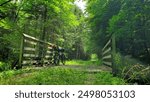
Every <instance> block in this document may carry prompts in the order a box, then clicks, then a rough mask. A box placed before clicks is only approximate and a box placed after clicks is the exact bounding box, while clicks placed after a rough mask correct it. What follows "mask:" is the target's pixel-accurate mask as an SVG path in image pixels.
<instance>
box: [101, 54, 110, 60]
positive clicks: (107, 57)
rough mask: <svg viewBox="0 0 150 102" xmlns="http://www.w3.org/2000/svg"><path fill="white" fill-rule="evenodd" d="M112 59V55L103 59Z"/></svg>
mask: <svg viewBox="0 0 150 102" xmlns="http://www.w3.org/2000/svg"><path fill="white" fill-rule="evenodd" d="M111 58H112V55H111V54H110V55H107V56H104V57H103V58H102V59H103V60H104V59H111Z"/></svg>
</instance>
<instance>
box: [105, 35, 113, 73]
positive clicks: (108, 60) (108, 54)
mask: <svg viewBox="0 0 150 102" xmlns="http://www.w3.org/2000/svg"><path fill="white" fill-rule="evenodd" d="M115 53H116V43H115V35H114V34H113V35H112V36H111V38H110V39H109V40H108V41H107V43H106V44H105V46H104V47H103V49H102V61H103V64H104V65H106V66H109V67H111V68H112V73H114V74H115V73H116V68H115Z"/></svg>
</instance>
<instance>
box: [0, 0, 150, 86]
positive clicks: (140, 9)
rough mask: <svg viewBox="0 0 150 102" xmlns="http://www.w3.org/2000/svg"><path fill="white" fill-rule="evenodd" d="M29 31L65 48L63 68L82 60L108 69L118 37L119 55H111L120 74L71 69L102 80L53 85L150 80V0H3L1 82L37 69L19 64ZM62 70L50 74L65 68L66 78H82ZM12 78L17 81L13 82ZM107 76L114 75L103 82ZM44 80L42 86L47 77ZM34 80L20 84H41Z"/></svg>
mask: <svg viewBox="0 0 150 102" xmlns="http://www.w3.org/2000/svg"><path fill="white" fill-rule="evenodd" d="M75 1H82V2H85V3H86V9H85V10H81V8H80V7H79V6H78V5H76V4H75ZM23 34H27V35H30V36H33V37H35V38H37V39H39V40H42V41H45V42H50V43H52V44H55V45H58V46H61V47H63V48H64V49H65V53H66V65H64V66H62V67H63V68H64V67H65V66H66V67H68V66H67V64H68V65H72V64H74V65H76V64H79V65H80V64H81V63H82V64H81V65H83V67H87V66H88V65H92V64H94V65H95V68H97V66H100V68H101V67H102V66H103V67H105V66H104V65H102V63H103V55H102V53H103V50H102V49H103V48H104V46H105V44H106V43H107V42H108V40H109V39H110V38H111V37H112V35H114V36H115V54H113V57H114V58H113V59H111V60H113V63H115V69H117V70H116V73H115V75H112V74H113V73H107V72H104V73H102V72H100V73H98V74H97V75H91V73H90V74H85V73H84V74H85V75H84V74H83V72H82V73H80V72H78V71H75V72H74V71H73V70H72V69H69V71H68V73H73V75H74V74H77V75H80V74H83V76H78V78H77V79H76V82H78V80H79V79H83V80H85V77H86V79H88V77H89V75H90V76H92V78H93V77H95V80H96V81H95V82H93V83H87V81H89V80H90V79H88V80H87V81H86V82H85V83H84V82H81V83H80V82H79V83H69V82H68V83H67V82H66V83H65V82H62V83H61V82H59V83H55V82H52V83H51V84H127V83H131V84H133V83H138V84H150V0H0V76H1V77H0V84H15V77H16V76H17V77H18V75H20V74H22V73H23V72H24V73H29V72H30V71H31V72H33V71H34V68H33V69H27V70H25V69H23V70H21V69H19V71H18V70H16V69H15V66H14V63H17V62H16V61H18V59H19V54H20V45H21V39H22V35H23ZM111 60H110V61H111ZM70 63H72V64H70ZM56 67H57V66H56ZM58 67H60V66H58ZM106 68H107V67H106ZM56 69H57V68H56ZM64 69H65V68H64ZM79 69H83V68H79ZM102 69H103V68H102ZM104 69H105V68H104ZM40 70H41V69H40ZM48 70H49V69H48ZM57 70H58V72H57ZM57 70H54V69H52V72H49V73H53V72H54V73H57V74H59V73H61V72H62V73H64V75H62V73H61V75H62V76H65V75H69V78H70V77H75V76H76V75H74V76H71V74H68V73H67V70H66V69H65V71H63V70H62V69H61V70H59V68H58V69H57ZM49 71H50V70H49ZM31 72H30V73H31ZM38 72H40V71H38ZM38 72H36V74H37V73H38ZM47 72H48V71H47ZM10 73H11V75H8V77H6V76H5V75H6V74H10ZM43 73H45V75H44V76H45V77H46V75H49V74H48V73H46V71H45V72H44V70H43ZM34 74H35V73H34ZM37 75H39V76H40V74H39V73H38V74H37ZM105 75H106V77H105ZM20 76H21V75H20ZM22 76H23V77H25V76H24V75H22ZM5 77H6V78H5ZM12 77H14V80H13V81H14V82H12V83H11V82H9V81H10V79H11V78H12ZM51 77H53V76H51ZM59 77H60V76H59ZM101 77H105V78H104V79H106V80H107V77H108V78H110V77H111V78H112V79H109V82H106V83H105V82H104V80H102V79H101V81H102V82H104V83H102V82H100V78H101ZM32 78H33V77H32ZM38 78H39V80H40V81H41V82H40V84H42V82H44V81H43V80H44V78H43V79H41V78H40V77H38ZM33 79H36V77H35V76H34V78H33ZM33 79H31V80H33ZM98 79H99V80H98ZM5 80H7V82H5ZM46 80H47V81H48V79H46ZM67 80H71V81H72V80H73V79H66V81H67ZM106 80H105V81H106ZM117 80H118V81H117ZM28 81H29V80H27V79H26V83H20V82H18V84H39V83H38V82H37V83H28ZM53 81H54V80H53ZM22 82H25V81H22ZM16 84H17V82H16ZM44 84H50V82H49V83H44Z"/></svg>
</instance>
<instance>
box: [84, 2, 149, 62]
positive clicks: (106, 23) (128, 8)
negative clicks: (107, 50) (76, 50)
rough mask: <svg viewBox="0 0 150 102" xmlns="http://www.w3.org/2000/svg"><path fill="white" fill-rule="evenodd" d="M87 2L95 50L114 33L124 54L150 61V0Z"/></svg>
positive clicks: (119, 49) (118, 47)
mask: <svg viewBox="0 0 150 102" xmlns="http://www.w3.org/2000/svg"><path fill="white" fill-rule="evenodd" d="M87 5H88V6H87V12H88V15H89V18H88V19H89V24H90V25H91V30H92V32H91V35H90V36H91V41H92V44H93V45H94V46H93V49H94V51H96V52H99V50H101V48H102V47H103V46H104V44H105V43H106V42H107V41H108V39H109V38H110V36H111V35H112V34H115V35H116V43H117V50H118V51H119V52H121V54H124V55H131V56H132V57H134V58H138V59H140V60H142V61H143V62H147V63H150V62H149V61H150V60H149V59H150V40H149V39H150V35H149V33H150V29H149V28H150V12H149V11H150V1H149V0H88V2H87Z"/></svg>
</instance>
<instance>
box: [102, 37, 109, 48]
mask: <svg viewBox="0 0 150 102" xmlns="http://www.w3.org/2000/svg"><path fill="white" fill-rule="evenodd" d="M110 43H111V39H110V40H108V42H107V43H106V45H105V46H104V47H103V49H102V51H104V50H105V48H107V46H108V45H109V44H110Z"/></svg>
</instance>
